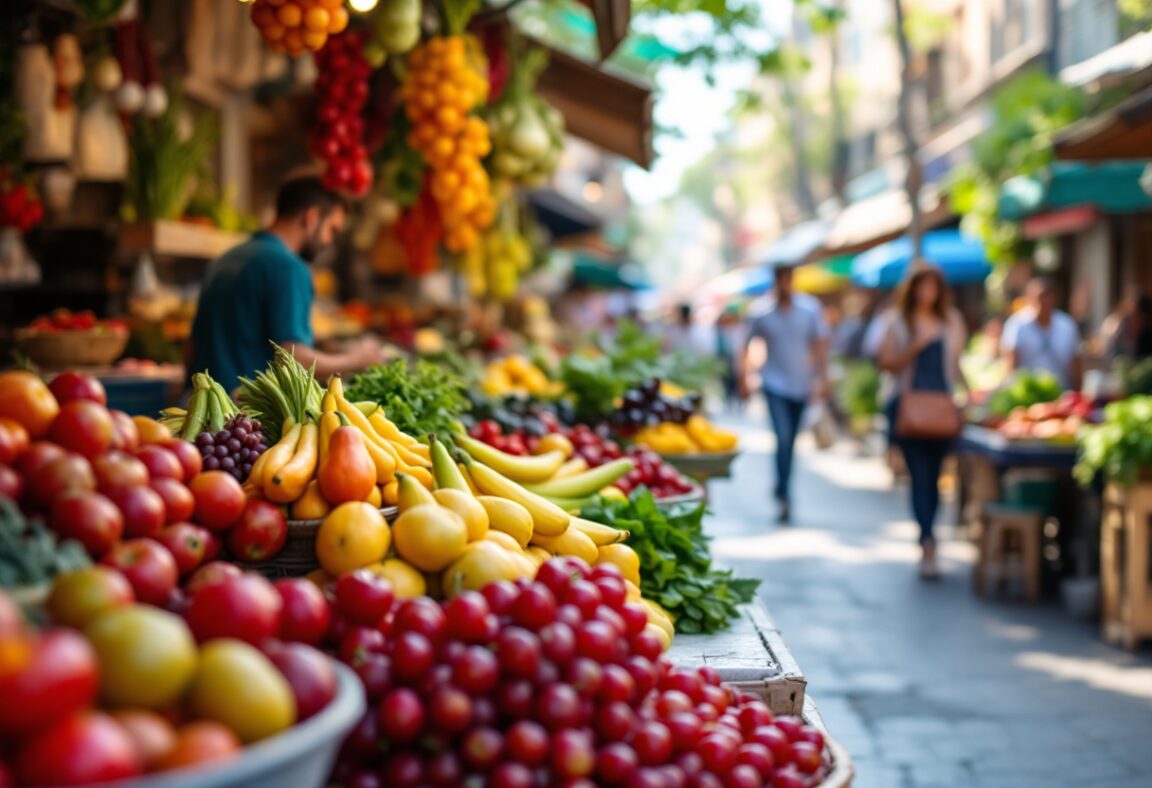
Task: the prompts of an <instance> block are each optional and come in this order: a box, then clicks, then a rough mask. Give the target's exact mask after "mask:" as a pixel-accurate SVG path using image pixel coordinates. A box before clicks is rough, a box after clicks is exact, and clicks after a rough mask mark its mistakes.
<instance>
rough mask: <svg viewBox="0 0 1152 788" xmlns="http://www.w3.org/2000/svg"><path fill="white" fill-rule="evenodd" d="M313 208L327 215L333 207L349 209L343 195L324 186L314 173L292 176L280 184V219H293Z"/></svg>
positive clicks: (278, 204) (278, 196)
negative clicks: (297, 176)
mask: <svg viewBox="0 0 1152 788" xmlns="http://www.w3.org/2000/svg"><path fill="white" fill-rule="evenodd" d="M312 208H319V209H320V213H321V214H323V215H325V216H327V215H328V213H329V212H331V211H332V209H333V208H344V209H347V204H346V203H345V201H344V198H343V197H341V196H340V195H339V194H337V193H336V192H334V191H332V190H331V189H326V188H324V184H323V183H322V182H321V181H320V179H319V178H317V177H315V176H312V175H308V176H303V177H299V178H292V179H290V180H287V181H284V183H282V184H281V185H280V191H278V192H277V193H276V217H277V218H278V219H291V218H293V217H296V216H299V215H300V214H302V213H304V212H305V211H307V210H310V209H312Z"/></svg>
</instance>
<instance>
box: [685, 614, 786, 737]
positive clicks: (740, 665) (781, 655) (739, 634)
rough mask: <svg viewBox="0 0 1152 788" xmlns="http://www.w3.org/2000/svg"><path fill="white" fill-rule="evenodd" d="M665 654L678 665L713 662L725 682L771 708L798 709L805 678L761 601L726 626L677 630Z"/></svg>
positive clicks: (777, 710)
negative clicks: (694, 631)
mask: <svg viewBox="0 0 1152 788" xmlns="http://www.w3.org/2000/svg"><path fill="white" fill-rule="evenodd" d="M668 658H669V659H670V660H671V661H672V662H674V663H675V664H677V665H685V666H692V667H699V666H703V665H707V666H709V667H712V668H715V669H716V670H717V671H718V672H719V673H720V677H721V678H722V679H723V680H724V682H725V683H726V684H730V685H732V686H733V687H735V688H736V689H738V690H742V691H744V692H751V693H753V694H755V695H758V696H759V697H760V698H761V699H763V701H764V703H765V704H767V706H768V708H769V709H771V710H772V713H773V714H777V715H780V714H801V713H802V712H803V711H804V689H805V686H806V685H807V683H808V682H807V680H806V679H805V678H804V676H803V674H802V673H801V672H800V666H799V665H797V664H796V660H795V659H793V658H792V654H791V652H789V651H788V647H787V646H785V645H784V640H783V638H782V637H781V636H780V631H779V630H778V629H776V625H775V624H774V623H773V622H772V619H771V617H770V616H769V615H768V611H767V610H766V609H765V607H764V605H763V603H761V602H760V601H755V602H753V603H751V604H749V605H745V606H743V608H742V609H741V611H740V617H739V618H738V619H735V620H734V621H733V622H732V626H731V628H730V629H727V630H725V631H723V632H717V633H715V634H711V635H682V634H678V635H676V637H675V638H673V640H672V648H670V649H669V650H668Z"/></svg>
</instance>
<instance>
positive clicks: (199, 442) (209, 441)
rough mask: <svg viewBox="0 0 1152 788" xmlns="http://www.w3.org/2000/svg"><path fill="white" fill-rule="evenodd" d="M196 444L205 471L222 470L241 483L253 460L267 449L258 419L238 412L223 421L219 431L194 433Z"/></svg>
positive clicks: (250, 469)
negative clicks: (202, 459) (222, 427)
mask: <svg viewBox="0 0 1152 788" xmlns="http://www.w3.org/2000/svg"><path fill="white" fill-rule="evenodd" d="M196 447H197V448H198V449H200V456H201V457H203V458H204V470H206V471H225V472H226V473H229V474H231V475H232V476H233V477H234V478H235V479H236V481H238V482H243V481H244V480H245V479H247V478H248V474H249V473H250V472H251V471H252V463H254V462H256V458H257V457H259V456H260V455H261V454H263V453H264V451H265V450H266V449H267V448H268V445H267V444H266V443H265V442H264V433H263V432H262V431H261V428H260V422H258V421H256V420H255V419H252V418H249V417H248V416H245V415H244V414H243V413H237V414H236V415H235V416H233V417H232V418H230V419H228V421H226V422H225V423H224V429H222V430H220V431H219V432H202V433H200V434H199V435H197V436H196Z"/></svg>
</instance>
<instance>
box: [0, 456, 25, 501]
mask: <svg viewBox="0 0 1152 788" xmlns="http://www.w3.org/2000/svg"><path fill="white" fill-rule="evenodd" d="M23 494H24V478H23V477H22V476H21V475H20V474H18V473H16V471H14V470H12V469H11V468H9V467H8V466H7V465H0V498H7V499H8V500H10V501H19V500H20V496H21V495H23Z"/></svg>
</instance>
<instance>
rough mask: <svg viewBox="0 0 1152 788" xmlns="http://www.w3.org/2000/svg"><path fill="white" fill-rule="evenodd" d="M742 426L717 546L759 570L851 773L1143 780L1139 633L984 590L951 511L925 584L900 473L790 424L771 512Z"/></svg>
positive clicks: (1148, 721)
mask: <svg viewBox="0 0 1152 788" xmlns="http://www.w3.org/2000/svg"><path fill="white" fill-rule="evenodd" d="M738 425H739V426H740V429H741V436H742V440H743V446H744V448H745V453H744V455H742V457H741V459H740V460H739V463H738V465H737V467H736V470H735V474H734V478H733V479H732V480H728V481H717V482H714V483H713V486H712V488H711V493H712V505H713V508H714V510H715V512H716V517H714V518H713V519H712V520H711V529H712V533H713V535H714V536H715V537H716V542H715V544H714V549H715V552H716V554H717V555H718V556H719V558H720V560H722V561H724V562H726V563H728V564H730V565H732V566H735V567H736V568H738V569H739V570H740V571H741V572H742V573H744V574H748V575H752V576H755V577H759V578H762V579H763V585H762V586H761V595H762V598H763V599H764V601H765V603H766V604H767V605H768V608H769V611H770V612H771V614H772V616H773V617H774V618H775V620H776V623H777V625H778V626H779V627H780V629H781V630H782V631H783V635H784V639H785V642H787V643H788V645H789V647H790V648H791V650H792V653H793V655H794V656H795V657H796V660H797V661H798V662H799V664H800V667H801V669H802V670H803V672H804V674H805V676H806V677H807V679H808V691H809V695H810V697H812V698H813V699H814V700H815V702H816V704H817V706H818V707H819V709H820V711H821V713H822V714H823V716H824V718H825V721H826V722H827V724H828V727H829V730H830V732H831V733H832V735H833V736H835V737H836V738H837V739H839V740H840V741H841V742H842V743H843V744H844V745H845V746H846V747H847V749H848V750H849V751H850V752H851V754H852V757H853V759H854V761H855V764H856V773H857V778H856V782H854V783H853V785H854V786H859V787H860V788H872V787H873V786H879V787H881V788H927V787H928V786H995V787H996V788H1010V787H1011V788H1016V787H1020V788H1031V787H1032V786H1076V787H1077V788H1087V787H1088V786H1091V788H1136V786H1149V785H1152V747H1149V744H1148V739H1149V732H1150V731H1152V659H1150V658H1149V651H1148V650H1147V649H1145V651H1143V652H1142V653H1140V654H1138V655H1136V656H1133V655H1130V654H1128V653H1127V652H1124V651H1122V650H1119V649H1115V648H1112V647H1110V646H1108V645H1107V644H1105V643H1104V642H1103V641H1102V640H1101V639H1100V637H1099V635H1098V629H1097V626H1096V624H1095V623H1094V622H1085V621H1077V620H1075V619H1073V618H1072V617H1070V616H1069V615H1068V614H1067V613H1066V612H1065V611H1064V610H1063V609H1062V608H1061V607H1060V606H1059V605H1058V603H1057V602H1055V601H1054V600H1049V601H1047V602H1045V603H1044V604H1041V605H1039V606H1037V607H1030V606H1026V605H1024V604H1022V603H1014V602H1004V601H991V602H989V601H983V600H980V599H977V598H976V597H975V596H974V595H973V594H972V591H971V584H970V571H971V561H972V560H973V556H974V551H973V550H972V549H971V548H970V546H969V545H968V544H967V542H963V541H954V536H955V534H954V533H953V530H952V529H951V528H950V527H949V528H943V529H942V530H941V532H940V534H939V535H940V536H941V537H942V545H941V557H942V561H941V563H942V569H943V570H944V576H943V579H942V580H941V581H940V582H938V583H935V584H925V583H923V582H921V581H920V580H919V579H918V577H917V575H916V560H917V558H918V550H917V548H916V546H915V544H914V539H915V528H914V526H913V524H912V522H911V520H910V519H909V516H908V514H907V491H906V489H904V488H902V487H896V488H893V487H892V485H891V483H890V481H889V474H888V472H887V470H886V468H885V467H884V465H883V463H882V462H881V461H880V460H879V459H877V458H875V457H868V458H866V457H861V456H859V455H858V454H857V453H856V450H855V448H854V447H851V446H849V445H847V444H841V445H838V446H837V447H835V448H834V449H832V450H830V451H828V452H823V453H820V452H816V450H815V448H814V447H813V445H812V444H811V442H810V440H809V439H808V438H807V437H805V438H802V439H801V444H800V446H801V448H800V453H799V456H800V460H799V466H798V469H797V473H798V476H797V478H796V479H795V483H796V488H795V494H794V504H793V516H794V519H795V524H794V525H792V526H787V527H780V526H777V525H774V524H773V523H772V519H773V517H772V515H773V512H772V509H771V506H770V503H769V497H770V496H769V492H768V490H769V479H770V472H769V463H770V457H771V455H770V451H771V445H772V439H771V435H770V433H769V432H768V431H767V430H766V429H765V427H764V426H763V425H764V422H762V421H760V420H758V419H751V418H750V419H747V420H744V421H741V422H738ZM952 520H953V517H952V511H951V510H950V509H949V510H947V511H945V512H943V513H942V516H941V521H942V522H946V523H950V522H952Z"/></svg>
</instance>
